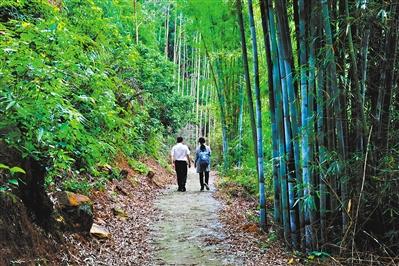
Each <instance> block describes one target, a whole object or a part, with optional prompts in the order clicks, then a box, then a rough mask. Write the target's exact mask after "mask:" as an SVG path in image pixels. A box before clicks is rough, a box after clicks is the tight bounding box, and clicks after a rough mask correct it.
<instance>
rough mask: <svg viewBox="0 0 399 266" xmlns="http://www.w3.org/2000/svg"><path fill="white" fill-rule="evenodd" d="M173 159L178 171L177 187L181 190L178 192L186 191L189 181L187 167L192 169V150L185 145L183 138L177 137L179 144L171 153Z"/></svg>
mask: <svg viewBox="0 0 399 266" xmlns="http://www.w3.org/2000/svg"><path fill="white" fill-rule="evenodd" d="M170 155H171V157H172V163H173V166H174V168H175V170H176V176H177V185H178V186H179V188H178V189H177V191H181V192H184V191H186V181H187V165H188V167H189V168H190V167H191V160H190V150H189V149H188V147H187V145H184V144H183V138H182V137H177V144H176V145H175V146H173V148H172V151H171V153H170Z"/></svg>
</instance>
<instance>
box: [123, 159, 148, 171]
mask: <svg viewBox="0 0 399 266" xmlns="http://www.w3.org/2000/svg"><path fill="white" fill-rule="evenodd" d="M128 162H129V166H130V167H131V168H132V169H133V170H135V171H137V172H139V173H140V174H143V175H146V174H147V173H148V172H149V171H150V169H149V168H148V166H147V165H146V164H144V163H142V162H140V161H137V160H132V159H130V160H129V161H128Z"/></svg>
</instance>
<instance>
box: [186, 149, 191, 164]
mask: <svg viewBox="0 0 399 266" xmlns="http://www.w3.org/2000/svg"><path fill="white" fill-rule="evenodd" d="M187 163H188V168H191V159H190V149H189V148H188V147H187Z"/></svg>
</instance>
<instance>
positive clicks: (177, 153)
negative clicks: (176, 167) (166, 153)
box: [171, 143, 190, 162]
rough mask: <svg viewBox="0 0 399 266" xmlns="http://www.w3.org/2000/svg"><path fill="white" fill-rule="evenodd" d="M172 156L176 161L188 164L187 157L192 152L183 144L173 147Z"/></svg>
mask: <svg viewBox="0 0 399 266" xmlns="http://www.w3.org/2000/svg"><path fill="white" fill-rule="evenodd" d="M171 155H172V157H173V160H175V161H186V162H187V155H190V150H189V149H188V147H187V145H184V144H183V143H177V144H176V145H175V146H173V148H172V151H171Z"/></svg>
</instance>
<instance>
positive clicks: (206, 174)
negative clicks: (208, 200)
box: [199, 172, 209, 188]
mask: <svg viewBox="0 0 399 266" xmlns="http://www.w3.org/2000/svg"><path fill="white" fill-rule="evenodd" d="M204 173H205V184H209V172H201V173H199V179H200V184H201V188H204Z"/></svg>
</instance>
